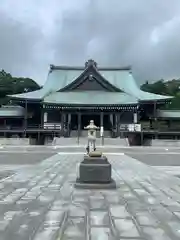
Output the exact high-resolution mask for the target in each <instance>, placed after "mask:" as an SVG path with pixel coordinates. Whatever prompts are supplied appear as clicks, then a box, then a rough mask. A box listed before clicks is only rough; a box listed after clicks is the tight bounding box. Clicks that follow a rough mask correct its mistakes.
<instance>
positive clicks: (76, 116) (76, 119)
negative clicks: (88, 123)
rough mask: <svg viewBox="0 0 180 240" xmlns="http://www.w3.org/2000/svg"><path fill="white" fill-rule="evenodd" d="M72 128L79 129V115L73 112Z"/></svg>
mask: <svg viewBox="0 0 180 240" xmlns="http://www.w3.org/2000/svg"><path fill="white" fill-rule="evenodd" d="M70 128H71V130H77V129H78V115H77V114H72V115H71V127H70Z"/></svg>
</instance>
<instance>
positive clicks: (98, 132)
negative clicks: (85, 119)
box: [70, 130, 111, 138]
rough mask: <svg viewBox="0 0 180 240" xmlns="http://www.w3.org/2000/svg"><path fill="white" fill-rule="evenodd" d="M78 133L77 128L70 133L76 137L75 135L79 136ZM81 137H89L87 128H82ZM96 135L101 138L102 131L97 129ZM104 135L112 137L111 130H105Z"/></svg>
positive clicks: (72, 136)
mask: <svg viewBox="0 0 180 240" xmlns="http://www.w3.org/2000/svg"><path fill="white" fill-rule="evenodd" d="M77 135H78V132H77V130H72V131H71V133H70V137H71V138H74V137H76V138H77ZM80 137H87V130H81V132H80ZM96 137H97V138H100V131H97V133H96ZM104 137H105V138H111V131H104Z"/></svg>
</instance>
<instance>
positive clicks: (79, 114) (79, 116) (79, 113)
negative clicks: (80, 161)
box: [78, 112, 81, 144]
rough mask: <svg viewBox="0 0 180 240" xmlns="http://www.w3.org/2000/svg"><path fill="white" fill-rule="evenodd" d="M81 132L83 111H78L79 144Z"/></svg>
mask: <svg viewBox="0 0 180 240" xmlns="http://www.w3.org/2000/svg"><path fill="white" fill-rule="evenodd" d="M80 133H81V112H78V144H79V138H80Z"/></svg>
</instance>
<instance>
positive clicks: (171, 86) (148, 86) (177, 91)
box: [141, 79, 180, 110]
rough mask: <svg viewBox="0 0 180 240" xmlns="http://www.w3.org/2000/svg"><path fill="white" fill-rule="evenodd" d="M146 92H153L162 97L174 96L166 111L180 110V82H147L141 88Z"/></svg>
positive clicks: (174, 80)
mask: <svg viewBox="0 0 180 240" xmlns="http://www.w3.org/2000/svg"><path fill="white" fill-rule="evenodd" d="M141 89H142V90H143V91H145V92H151V93H156V94H161V95H168V96H174V98H173V99H172V102H171V104H170V105H167V106H166V107H165V108H166V109H174V110H175V109H180V80H176V79H173V80H171V81H166V82H165V81H163V80H159V81H157V82H155V83H148V82H146V83H145V84H143V85H142V86H141Z"/></svg>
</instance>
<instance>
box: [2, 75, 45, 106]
mask: <svg viewBox="0 0 180 240" xmlns="http://www.w3.org/2000/svg"><path fill="white" fill-rule="evenodd" d="M38 89H40V86H39V85H38V84H37V83H36V82H35V81H34V80H32V79H30V78H17V77H12V76H11V74H10V73H6V72H5V71H4V70H2V71H0V105H1V104H4V103H6V100H7V98H6V96H7V95H11V94H18V93H24V92H30V91H34V90H38Z"/></svg>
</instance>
